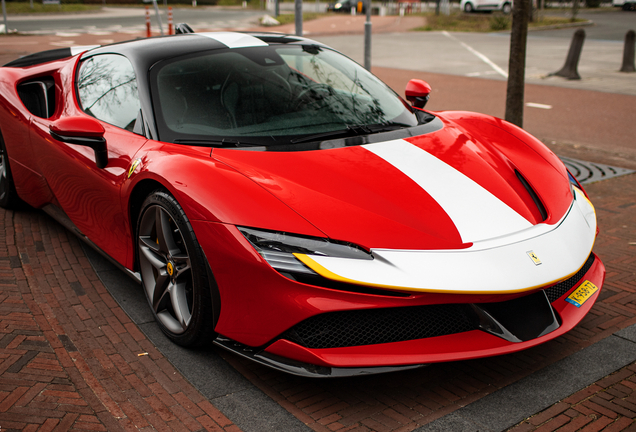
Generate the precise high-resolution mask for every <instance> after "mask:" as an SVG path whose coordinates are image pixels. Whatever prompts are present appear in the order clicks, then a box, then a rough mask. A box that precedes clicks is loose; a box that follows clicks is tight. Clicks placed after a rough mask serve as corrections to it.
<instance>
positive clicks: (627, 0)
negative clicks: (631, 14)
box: [612, 0, 636, 11]
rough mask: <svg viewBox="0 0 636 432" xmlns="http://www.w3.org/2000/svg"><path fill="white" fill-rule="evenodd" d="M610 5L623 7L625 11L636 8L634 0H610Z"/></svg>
mask: <svg viewBox="0 0 636 432" xmlns="http://www.w3.org/2000/svg"><path fill="white" fill-rule="evenodd" d="M612 6H616V7H620V8H623V10H625V11H629V10H632V11H633V10H636V0H612Z"/></svg>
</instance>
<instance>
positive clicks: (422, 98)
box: [405, 79, 431, 108]
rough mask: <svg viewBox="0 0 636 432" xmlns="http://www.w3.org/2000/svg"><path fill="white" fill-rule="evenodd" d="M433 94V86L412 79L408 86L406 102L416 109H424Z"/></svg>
mask: <svg viewBox="0 0 636 432" xmlns="http://www.w3.org/2000/svg"><path fill="white" fill-rule="evenodd" d="M430 93H431V86H430V85H429V84H428V83H427V82H426V81H424V80H420V79H412V80H411V81H409V82H408V84H407V85H406V91H405V94H406V100H407V101H409V102H410V103H411V105H413V106H414V107H415V108H424V106H425V105H426V102H428V98H429V96H430Z"/></svg>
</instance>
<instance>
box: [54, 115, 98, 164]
mask: <svg viewBox="0 0 636 432" xmlns="http://www.w3.org/2000/svg"><path fill="white" fill-rule="evenodd" d="M105 132H106V131H105V130H104V126H102V124H101V123H100V122H99V121H98V120H97V119H94V118H92V117H79V116H78V117H65V118H62V119H59V120H56V121H55V122H53V123H51V125H50V126H49V133H50V134H51V136H52V137H53V138H54V139H56V140H58V141H61V142H65V143H69V144H76V145H81V146H86V147H90V148H92V149H93V150H94V151H95V165H97V168H100V169H101V168H105V167H106V165H108V150H107V148H106V139H105V138H104V133H105Z"/></svg>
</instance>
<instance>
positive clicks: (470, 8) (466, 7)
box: [464, 2, 473, 13]
mask: <svg viewBox="0 0 636 432" xmlns="http://www.w3.org/2000/svg"><path fill="white" fill-rule="evenodd" d="M472 11H473V4H472V3H470V2H468V3H466V4H465V5H464V12H466V13H471V12H472Z"/></svg>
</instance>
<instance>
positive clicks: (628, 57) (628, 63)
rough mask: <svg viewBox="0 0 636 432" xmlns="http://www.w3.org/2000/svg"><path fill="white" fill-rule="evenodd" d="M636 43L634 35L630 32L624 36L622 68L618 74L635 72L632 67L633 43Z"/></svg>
mask: <svg viewBox="0 0 636 432" xmlns="http://www.w3.org/2000/svg"><path fill="white" fill-rule="evenodd" d="M635 42H636V33H634V30H630V31H628V32H627V33H626V34H625V48H624V49H623V66H621V70H620V71H619V72H636V67H635V65H634V43H635Z"/></svg>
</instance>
